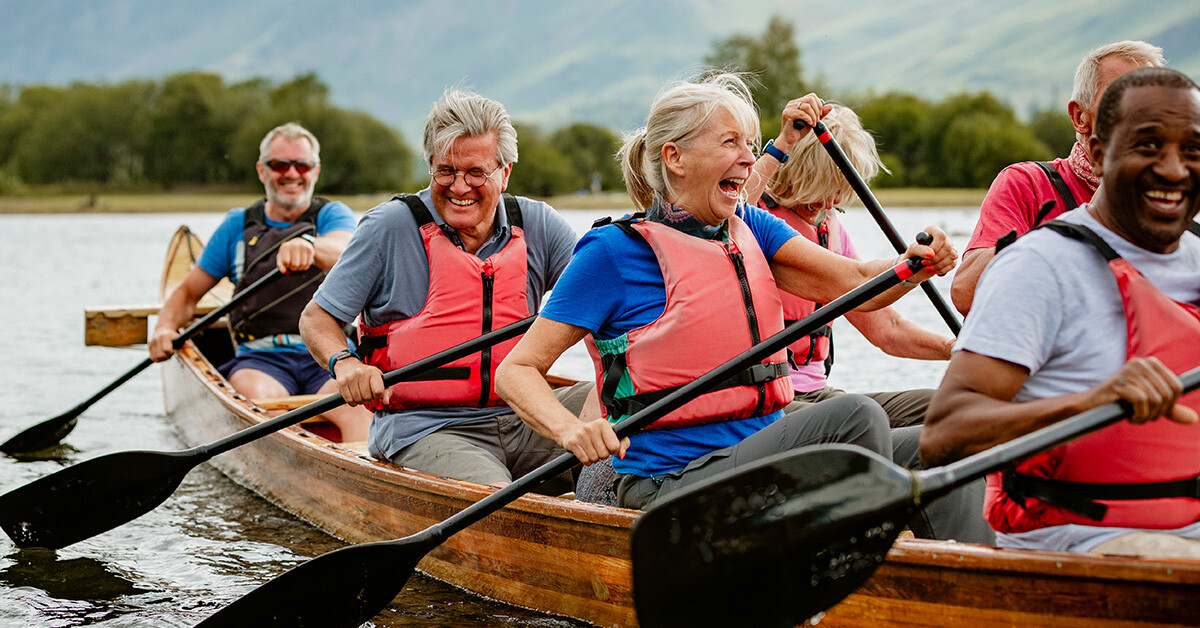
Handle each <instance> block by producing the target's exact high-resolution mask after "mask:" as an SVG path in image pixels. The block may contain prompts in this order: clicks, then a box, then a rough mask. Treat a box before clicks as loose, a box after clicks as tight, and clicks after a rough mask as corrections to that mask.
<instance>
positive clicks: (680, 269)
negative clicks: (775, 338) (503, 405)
mask: <svg viewBox="0 0 1200 628" xmlns="http://www.w3.org/2000/svg"><path fill="white" fill-rule="evenodd" d="M828 111H829V107H828V106H826V105H824V104H823V103H822V102H821V101H820V99H818V98H817V97H816V96H815V95H813V94H809V95H807V96H805V97H803V98H799V99H796V100H793V101H792V102H790V103H788V107H787V108H786V109H785V110H784V112H783V114H782V118H783V131H782V132H781V133H780V135H779V137H778V138H775V139H774V140H772V142H771V143H770V144H769V145H768V147H767V148H766V149H765V150H766V151H767V154H765V155H764V156H763V157H761V158H759V159H756V158H755V154H756V152H757V147H758V134H759V127H758V115H757V112H756V111H755V110H754V106H753V104H752V101H751V100H750V93H749V90H748V89H747V87H746V84H745V83H744V82H743V81H742V79H741V78H740V77H739V76H737V75H733V74H718V75H715V76H711V77H708V78H705V79H702V80H698V81H690V82H683V83H679V84H676V85H673V86H670V87H669V88H667V89H666V90H665V91H663V92H662V93H661V94H660V95H659V96H658V98H657V99H656V100H655V102H654V104H653V105H652V106H651V109H650V115H649V116H648V118H647V120H646V126H645V128H643V129H639V130H638V131H635V132H634V133H632V134H630V135H629V136H628V137H627V138H626V139H625V142H624V145H623V146H622V148H621V151H620V153H619V156H620V159H621V164H622V168H623V170H624V175H625V184H626V188H627V190H628V192H629V196H630V198H632V199H633V202H634V203H635V204H636V205H637V206H638V208H639V209H643V210H645V211H644V213H642V212H639V213H638V214H636V215H634V216H632V217H626V218H623V219H620V220H616V221H610V223H609V224H606V225H603V226H600V227H598V228H594V229H592V230H591V231H589V232H588V233H587V234H585V235H584V237H583V238H582V239H581V240H580V242H579V244H578V245H577V246H576V248H575V254H574V257H573V258H572V261H571V263H570V264H569V265H568V266H567V268H566V270H564V271H563V275H562V277H561V278H560V279H559V281H558V283H557V284H556V286H555V289H554V293H553V294H552V295H551V297H550V299H549V302H548V303H547V305H546V307H545V308H544V309H543V310H542V312H541V315H540V317H539V318H538V320H537V322H535V323H534V324H533V327H531V328H530V330H529V332H528V333H526V334H525V337H524V338H523V339H522V340H521V341H520V342H519V343H518V344H517V346H516V347H515V348H514V349H513V351H512V352H511V353H510V354H509V355H508V357H507V358H505V360H504V363H503V364H502V365H501V366H500V369H499V371H498V372H497V375H496V390H497V392H498V393H499V394H500V395H501V396H502V397H504V398H505V400H507V402H508V403H509V405H510V406H511V407H512V408H513V409H514V410H515V411H516V412H517V414H518V415H519V416H521V418H522V419H524V420H525V421H526V422H527V423H528V424H529V425H530V426H531V427H533V428H534V429H535V430H537V431H538V432H540V433H541V434H543V435H545V436H547V437H549V438H552V439H554V440H555V441H557V442H558V443H559V444H561V445H562V446H563V447H565V448H567V449H568V450H570V451H571V452H572V453H574V454H575V455H576V456H577V457H578V458H579V459H580V460H581V461H583V462H584V463H585V464H592V463H595V462H597V461H599V460H604V459H608V458H609V457H610V456H616V458H617V459H616V460H614V461H613V465H614V467H615V469H616V472H617V473H618V477H619V479H618V481H617V485H616V493H617V498H618V501H619V502H620V505H622V506H625V507H629V508H645V507H647V506H649V505H651V504H652V503H653V502H654V501H655V500H656V499H658V498H659V497H661V496H663V495H666V494H668V493H670V492H673V491H676V490H679V489H681V488H683V487H685V486H687V485H689V484H692V483H694V482H696V481H698V480H702V479H704V478H706V477H711V476H712V475H713V474H716V473H720V472H722V471H725V470H728V469H731V468H733V467H735V466H737V465H740V464H745V463H747V462H749V461H752V460H755V459H758V458H762V457H764V456H768V455H771V454H774V453H777V452H779V451H784V450H787V449H791V448H794V447H800V446H803V445H807V444H814V443H828V442H843V443H854V444H857V445H860V446H863V447H866V448H868V449H872V450H874V451H877V452H880V453H884V454H885V455H890V454H891V451H892V436H891V433H890V432H889V428H888V421H887V416H886V415H885V414H884V412H883V410H882V409H880V407H879V405H878V404H876V403H875V402H874V401H871V400H869V399H867V398H865V397H860V396H857V395H845V396H843V397H839V398H837V399H834V400H831V401H828V402H824V403H819V404H814V405H811V406H808V407H806V408H805V409H802V410H799V411H797V412H795V413H792V414H790V415H788V416H786V417H785V416H784V414H783V412H782V408H783V407H784V406H785V405H786V404H787V403H788V402H790V401H792V397H793V394H792V387H791V381H790V379H789V377H788V368H787V363H786V356H784V355H782V352H781V353H780V354H777V355H774V356H771V357H769V358H767V359H765V360H763V361H762V362H761V363H760V364H756V365H754V366H753V367H752V368H749V369H747V370H746V371H745V372H743V373H742V374H740V375H737V376H735V377H733V378H731V380H730V382H729V383H728V384H727V385H726V386H725V387H723V388H720V389H718V390H715V391H712V392H709V393H706V394H704V395H701V396H699V397H697V398H696V399H695V400H693V401H691V402H689V403H687V404H685V405H684V406H683V407H681V408H679V409H678V410H675V411H673V412H671V413H668V414H667V415H666V416H664V417H662V418H660V419H658V420H657V421H656V422H655V423H654V424H653V425H651V426H650V428H649V429H647V430H645V431H643V432H641V433H639V434H637V435H634V436H633V437H631V438H628V439H624V440H621V439H618V438H617V436H616V433H615V432H614V430H613V428H612V425H611V423H610V422H615V421H619V420H621V419H622V418H624V417H626V416H629V415H630V414H633V413H634V412H636V411H637V410H639V409H640V408H642V407H645V406H646V405H648V404H650V403H652V402H653V400H655V399H657V398H660V397H661V396H662V395H663V394H665V393H666V392H667V391H669V390H671V389H673V388H674V387H677V386H679V385H682V384H685V383H687V382H690V381H693V380H695V379H696V377H698V376H700V375H702V374H704V373H706V372H708V371H709V370H711V369H713V368H714V367H715V366H717V365H719V364H721V363H723V362H725V361H726V360H728V359H730V358H732V357H733V356H735V355H737V354H739V353H741V352H742V351H744V350H745V349H747V348H749V347H750V346H751V345H752V344H754V343H755V342H757V341H758V340H759V339H762V338H767V337H768V336H770V335H771V334H773V333H775V332H777V331H779V330H780V329H782V327H783V313H782V308H781V306H780V301H779V293H778V290H779V288H782V289H784V290H787V291H789V292H793V293H797V294H799V295H801V296H804V297H806V298H810V299H816V300H820V301H824V302H827V301H830V300H832V299H834V298H835V297H837V296H839V295H841V294H842V293H844V292H846V291H848V290H851V289H853V288H854V287H856V286H858V285H859V284H861V283H863V282H865V281H866V280H868V279H870V278H872V277H874V276H875V275H877V274H879V273H881V272H883V271H885V270H887V269H888V268H890V267H891V266H892V265H893V263H894V262H893V261H892V260H879V261H873V262H859V261H856V260H852V259H848V258H845V257H842V256H839V255H835V254H832V253H830V252H829V251H826V250H825V249H822V248H821V247H819V246H817V245H816V244H813V243H812V242H810V241H808V240H807V239H806V238H804V237H803V236H800V235H799V234H797V232H796V231H795V230H794V229H792V228H791V227H789V226H788V225H787V224H786V223H784V222H783V221H782V220H779V219H778V218H776V217H774V216H771V215H770V214H768V213H767V212H765V211H763V210H761V209H759V208H757V207H755V206H754V205H752V204H747V203H745V199H746V198H748V197H749V198H755V199H757V198H758V195H759V194H760V193H761V191H762V189H763V187H764V184H765V182H766V180H767V179H769V177H770V176H771V175H772V174H774V170H775V168H776V167H778V163H779V160H780V159H784V160H786V154H787V151H788V150H789V149H790V148H791V146H792V144H794V143H795V142H796V141H797V140H798V139H799V138H800V137H801V135H803V134H804V133H807V132H808V130H807V128H805V129H804V130H797V129H796V128H794V127H793V124H792V123H793V121H795V120H801V121H803V122H804V123H805V124H807V125H809V126H811V125H813V124H815V123H816V122H817V121H818V120H819V119H820V118H821V116H822V115H824V114H825V113H828ZM928 232H929V233H930V235H932V236H933V238H934V240H933V243H932V245H931V246H930V247H926V246H920V245H913V246H912V247H910V249H909V251H908V254H909V255H912V256H917V257H921V258H924V259H926V261H927V266H926V270H924V271H922V272H921V273H919V274H918V275H916V276H915V278H914V279H916V280H917V281H923V280H925V279H927V278H929V277H931V276H933V275H934V274H939V273H945V272H948V271H949V270H950V269H952V268H953V267H954V260H955V252H954V250H953V248H952V247H951V246H950V245H949V243H948V242H947V241H946V237H945V234H943V233H942V232H941V231H940V230H938V229H936V228H934V227H929V228H928ZM731 262H732V263H731ZM776 282H778V288H777V287H776ZM910 289H911V286H904V287H897V288H893V289H892V290H890V291H889V292H887V293H884V294H883V295H881V296H880V297H878V298H876V300H875V301H873V302H871V303H869V304H868V306H873V307H881V306H883V305H886V304H888V303H890V302H891V301H894V300H895V299H896V298H898V297H900V296H901V295H902V294H904V293H905V292H906V291H907V290H910ZM585 337H589V342H588V344H589V351H590V352H591V353H592V357H593V361H594V363H595V365H596V374H597V383H596V389H597V390H598V391H600V398H601V403H602V405H603V408H602V412H603V413H604V414H605V415H606V416H607V418H608V419H609V421H590V422H583V421H580V420H579V419H578V418H576V417H575V415H573V414H571V413H570V412H569V411H567V410H566V408H564V407H563V406H562V405H561V404H559V403H557V401H556V400H555V397H554V395H553V394H552V393H551V391H550V388H549V387H548V386H547V385H546V383H545V380H544V379H543V375H544V374H545V373H546V371H547V369H549V367H550V365H551V364H552V363H553V362H554V361H555V359H557V358H558V356H559V355H560V354H561V353H562V352H563V351H565V350H566V349H567V348H569V347H571V346H572V345H574V344H575V343H576V342H578V341H580V340H583V339H584V338H585ZM911 437H913V438H915V437H916V433H914V434H912V436H911Z"/></svg>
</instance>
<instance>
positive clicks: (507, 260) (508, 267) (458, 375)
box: [359, 195, 529, 411]
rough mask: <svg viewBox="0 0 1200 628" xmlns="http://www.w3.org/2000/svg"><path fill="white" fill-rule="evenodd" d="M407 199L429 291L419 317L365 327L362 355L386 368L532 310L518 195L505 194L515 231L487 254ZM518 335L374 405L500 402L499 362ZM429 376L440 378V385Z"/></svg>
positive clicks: (397, 388) (385, 407) (398, 386)
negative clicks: (470, 248)
mask: <svg viewBox="0 0 1200 628" xmlns="http://www.w3.org/2000/svg"><path fill="white" fill-rule="evenodd" d="M396 198H399V199H401V200H404V201H405V202H406V203H408V205H409V208H410V209H411V210H412V212H413V216H414V217H415V218H416V220H417V224H418V225H419V228H420V231H421V239H422V241H423V242H424V244H425V253H426V255H427V256H428V258H429V292H428V294H427V295H426V297H425V307H424V308H422V309H421V311H420V312H418V313H417V314H416V315H415V316H413V317H411V318H405V319H401V320H397V321H391V322H388V323H384V324H383V325H379V326H376V327H371V326H366V325H364V326H361V327H360V329H359V335H360V343H361V346H360V348H359V354H360V355H362V356H363V358H362V359H363V362H365V363H366V364H370V365H372V366H375V367H378V368H379V369H381V370H383V371H389V370H392V369H396V368H399V367H401V366H405V365H407V364H411V363H413V362H415V361H417V360H420V359H421V358H425V357H428V356H430V355H433V354H435V353H437V352H439V351H442V350H444V349H448V348H450V347H453V346H454V345H457V344H461V343H463V342H465V341H467V340H471V339H472V338H477V337H479V336H480V335H482V334H485V333H487V332H489V331H492V330H493V329H499V328H500V327H503V326H505V325H508V324H509V323H515V322H517V321H519V320H521V319H523V318H526V317H527V316H529V302H528V301H527V300H526V292H527V288H526V286H527V284H526V271H527V269H528V258H527V257H526V245H525V233H524V230H523V229H522V228H521V217H520V208H519V206H517V202H516V199H514V198H513V197H512V196H510V195H505V206H506V211H507V212H508V219H509V228H510V230H511V238H510V239H509V241H508V243H507V244H505V245H504V248H503V249H501V250H500V251H499V252H497V253H494V254H492V255H491V256H489V257H488V258H487V259H486V260H481V259H479V258H478V257H477V256H475V255H474V254H471V253H467V252H466V251H464V250H462V249H460V248H459V247H458V246H457V245H455V244H454V242H452V241H451V240H450V238H449V237H447V236H446V234H445V232H443V231H442V228H441V227H440V226H439V225H438V224H437V223H435V222H434V220H433V216H432V215H430V213H429V210H428V209H426V208H425V205H424V203H422V202H421V200H420V199H418V198H417V197H416V196H414V195H403V196H397V197H396ZM517 340H518V338H513V339H512V340H508V341H506V342H503V343H500V344H497V345H495V346H493V347H491V348H487V349H484V350H483V351H481V352H478V353H473V354H471V355H470V356H467V357H465V358H462V359H460V360H457V361H455V362H451V363H450V364H448V365H447V366H445V367H442V368H441V369H436V370H434V371H432V372H431V373H430V374H428V375H427V376H426V377H423V378H422V381H409V382H400V383H398V384H395V385H394V386H392V388H391V391H392V396H391V400H390V401H389V402H388V403H387V404H384V403H383V401H382V400H379V401H373V402H370V403H367V404H364V405H366V407H367V408H368V409H370V410H373V411H379V410H388V411H400V410H412V409H416V408H427V407H440V406H478V407H483V406H497V405H503V404H504V401H503V400H502V399H500V398H499V397H498V396H497V395H496V391H495V389H494V386H493V382H494V381H495V375H496V367H497V366H498V365H499V364H500V361H501V360H503V359H504V356H506V355H508V352H509V351H511V350H512V348H513V347H514V346H515V345H516V344H517ZM428 380H437V382H436V383H435V384H432V385H431V384H429V383H427V381H428Z"/></svg>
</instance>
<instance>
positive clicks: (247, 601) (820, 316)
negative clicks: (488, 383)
mask: <svg viewBox="0 0 1200 628" xmlns="http://www.w3.org/2000/svg"><path fill="white" fill-rule="evenodd" d="M910 264H911V265H910ZM920 267H921V266H920V262H919V261H918V260H916V259H912V260H907V261H905V262H901V263H900V264H897V265H896V266H895V267H893V268H891V269H889V270H887V271H885V272H884V273H882V274H880V275H878V276H876V277H875V278H873V279H871V280H870V281H868V282H866V283H864V284H863V285H861V286H859V287H857V288H855V289H854V290H851V291H850V292H847V293H846V294H844V295H842V296H841V297H838V298H837V299H835V300H833V301H832V302H830V303H828V304H826V305H825V306H824V307H822V308H821V309H819V310H817V311H816V312H815V313H813V314H812V315H811V316H808V317H807V318H804V319H803V320H800V321H797V322H795V323H792V324H791V325H789V326H788V327H787V328H785V329H784V330H783V331H781V332H779V333H777V334H775V335H773V336H771V337H770V338H768V339H766V340H764V341H763V342H761V343H759V344H758V345H755V346H754V347H752V348H750V349H748V350H747V351H745V352H743V353H741V354H740V355H738V356H736V357H734V358H733V359H731V360H729V361H728V362H725V363H724V364H722V365H721V366H718V367H717V368H716V369H714V370H712V371H710V372H708V373H706V374H704V375H702V376H700V377H699V378H697V379H696V380H695V381H693V382H691V383H689V384H686V385H684V386H682V387H680V388H679V389H677V390H675V391H674V392H672V393H671V394H669V395H667V396H666V397H663V398H662V399H660V400H658V401H656V402H655V403H653V404H651V405H649V406H647V407H646V408H645V409H644V410H642V411H640V412H637V413H635V414H634V415H632V416H630V417H628V418H626V419H625V420H624V421H621V422H620V423H618V424H617V426H616V430H617V435H618V436H620V437H622V438H624V437H625V436H628V435H630V434H633V433H634V432H636V431H637V430H639V429H641V428H642V427H645V426H646V425H649V424H650V423H653V422H654V421H656V420H657V419H659V418H660V417H662V416H664V415H665V414H667V413H668V412H670V411H672V410H674V409H676V408H678V407H680V406H682V405H683V404H685V403H687V402H688V401H689V400H691V399H692V398H694V397H696V396H698V395H699V394H701V393H703V392H705V391H708V390H711V389H712V388H715V387H716V386H717V385H718V384H720V383H722V382H724V381H725V380H727V379H729V378H730V377H731V376H733V375H735V374H737V373H739V372H741V371H742V370H744V369H745V368H746V367H747V366H749V365H751V364H755V363H758V362H761V361H762V360H763V359H764V358H766V357H767V356H769V355H771V354H772V353H775V352H776V351H779V350H782V349H783V348H784V347H786V346H787V345H789V344H791V343H792V342H795V340H796V339H798V338H801V337H803V336H806V335H808V334H809V333H811V332H813V331H815V330H817V329H820V328H821V326H823V325H825V324H826V323H829V322H830V321H832V320H833V319H835V318H837V317H838V316H841V315H842V314H845V313H846V312H848V311H850V310H852V309H854V308H856V307H858V306H859V305H861V304H863V303H865V302H867V301H869V300H870V299H872V298H873V297H875V296H876V295H878V294H880V293H881V292H884V291H885V290H887V289H888V288H891V287H892V286H894V285H896V284H897V283H899V282H900V281H901V280H902V279H906V278H908V277H911V276H912V275H913V274H914V273H915V272H916V271H917V270H918V269H920ZM577 464H579V461H578V460H577V459H576V458H575V456H574V455H572V454H570V453H566V454H563V455H561V456H559V457H558V458H556V459H554V460H551V461H550V462H547V463H546V464H544V465H542V466H541V467H538V468H537V469H535V470H533V471H532V472H530V473H529V474H527V475H525V476H523V477H521V478H519V479H518V480H516V481H515V482H513V483H512V484H509V485H508V486H506V487H504V488H502V489H500V490H499V491H497V492H495V493H492V494H491V495H488V496H487V497H485V498H483V499H481V500H479V501H477V502H475V503H474V504H472V505H470V506H468V507H467V508H465V509H463V510H461V511H459V512H458V513H456V514H454V515H452V516H451V517H450V518H448V519H446V520H444V521H442V522H441V523H437V524H434V525H432V526H430V527H428V528H426V529H424V530H422V531H420V532H417V533H415V534H412V535H409V536H406V537H404V538H402V539H397V540H394V541H384V542H378V543H365V544H362V545H351V546H348V547H344V548H341V549H338V550H335V551H333V552H329V553H328V554H323V555H321V556H318V557H316V558H314V559H312V560H310V561H308V562H306V563H304V564H301V565H299V566H297V567H295V568H293V569H292V570H290V571H288V572H286V573H284V574H283V575H281V576H278V577H276V578H275V579H273V580H271V581H269V582H267V583H265V584H263V585H262V586H260V587H258V588H257V589H254V590H253V591H251V592H250V593H248V594H246V595H245V596H243V597H242V598H240V599H238V600H235V601H234V602H233V603H232V604H230V605H229V606H226V607H225V608H223V609H221V610H219V611H217V613H216V614H214V615H212V616H211V617H209V618H208V619H206V620H204V621H202V622H200V624H198V626H204V627H207V628H215V627H230V628H240V627H241V626H256V627H262V626H321V627H326V626H328V627H336V626H346V627H352V626H359V625H361V624H362V623H364V622H366V621H368V620H370V619H371V618H372V617H374V616H375V615H376V614H378V613H379V611H380V610H382V609H383V608H384V607H385V606H387V605H388V603H390V602H391V601H392V600H393V599H394V598H395V597H396V595H397V594H398V593H399V592H400V590H401V589H402V588H403V587H404V584H405V583H406V582H407V581H408V578H409V576H410V575H412V571H413V569H414V568H415V567H416V565H417V563H418V562H419V561H420V560H421V559H422V558H423V557H424V556H425V554H427V553H428V552H429V551H431V550H432V549H434V548H435V547H437V546H438V545H439V544H441V543H442V541H445V540H446V539H447V538H448V537H450V536H451V535H453V534H455V533H457V532H459V531H461V530H462V529H464V528H466V527H467V526H469V525H471V524H473V523H475V522H476V521H479V520H480V519H483V518H484V517H486V516H488V515H489V514H491V513H493V512H495V511H497V510H499V509H500V508H502V507H503V506H505V505H506V504H508V503H510V502H512V501H514V500H516V499H517V498H518V497H520V496H522V495H524V494H525V493H528V492H529V491H531V490H533V489H534V488H536V487H538V486H539V485H541V484H542V483H544V482H546V481H547V480H549V479H551V478H554V477H557V476H558V475H559V474H561V473H563V472H564V471H567V470H569V469H571V468H572V467H574V466H575V465H577Z"/></svg>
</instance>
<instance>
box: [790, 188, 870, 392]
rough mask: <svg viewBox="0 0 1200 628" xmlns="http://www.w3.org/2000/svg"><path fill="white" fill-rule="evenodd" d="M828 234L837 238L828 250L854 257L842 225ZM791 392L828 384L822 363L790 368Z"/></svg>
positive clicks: (830, 217)
mask: <svg viewBox="0 0 1200 628" xmlns="http://www.w3.org/2000/svg"><path fill="white" fill-rule="evenodd" d="M836 213H837V212H833V211H831V212H828V213H827V214H826V216H828V217H827V218H826V220H831V221H836V220H837V216H836ZM829 227H830V229H829V231H830V233H836V234H837V235H838V236H839V237H838V238H837V240H838V241H837V242H830V243H829V245H830V250H831V251H833V252H834V253H838V254H841V255H843V256H845V257H851V258H852V257H854V256H855V255H857V254H858V251H857V250H856V249H855V248H854V243H853V242H851V241H850V234H848V233H846V229H845V226H844V225H841V224H840V223H839V224H837V225H836V226H835V225H834V224H833V223H831V224H830V225H829ZM791 371H792V373H791V374H792V390H795V391H796V392H801V393H805V392H812V391H814V390H820V389H822V388H824V387H825V386H826V385H827V384H828V380H826V379H825V363H824V362H809V363H808V364H805V365H803V366H801V367H800V368H795V367H792V369H791Z"/></svg>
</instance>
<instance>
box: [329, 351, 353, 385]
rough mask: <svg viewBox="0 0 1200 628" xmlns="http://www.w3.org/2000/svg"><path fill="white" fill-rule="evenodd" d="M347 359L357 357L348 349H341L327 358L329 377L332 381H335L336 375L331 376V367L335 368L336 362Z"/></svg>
mask: <svg viewBox="0 0 1200 628" xmlns="http://www.w3.org/2000/svg"><path fill="white" fill-rule="evenodd" d="M349 357H357V356H355V355H354V352H353V351H351V350H349V349H342V350H341V351H338V352H337V353H335V354H333V355H331V356H329V376H330V377H332V378H333V379H337V375H334V374H333V367H335V366H337V363H338V360H340V359H342V358H349Z"/></svg>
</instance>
